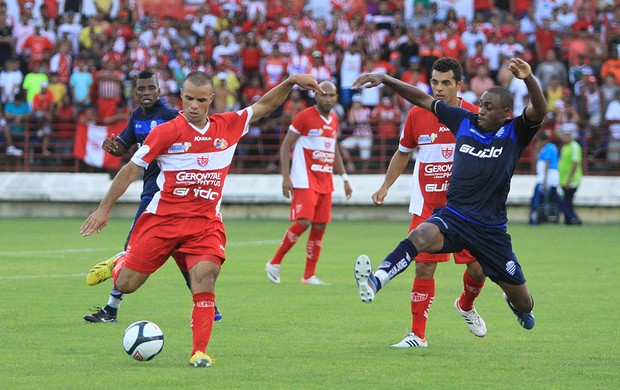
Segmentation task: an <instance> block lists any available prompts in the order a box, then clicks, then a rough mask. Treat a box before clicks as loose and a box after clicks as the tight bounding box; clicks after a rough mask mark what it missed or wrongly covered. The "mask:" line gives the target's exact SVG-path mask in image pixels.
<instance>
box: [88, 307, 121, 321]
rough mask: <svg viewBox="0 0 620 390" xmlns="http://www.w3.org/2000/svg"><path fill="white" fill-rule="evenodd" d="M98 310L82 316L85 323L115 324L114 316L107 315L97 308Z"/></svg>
mask: <svg viewBox="0 0 620 390" xmlns="http://www.w3.org/2000/svg"><path fill="white" fill-rule="evenodd" d="M98 309H99V310H98V311H96V312H94V313H93V314H87V315H85V316H84V320H85V321H86V322H94V323H97V322H116V316H113V315H111V314H109V313H108V312H107V311H105V309H102V308H98Z"/></svg>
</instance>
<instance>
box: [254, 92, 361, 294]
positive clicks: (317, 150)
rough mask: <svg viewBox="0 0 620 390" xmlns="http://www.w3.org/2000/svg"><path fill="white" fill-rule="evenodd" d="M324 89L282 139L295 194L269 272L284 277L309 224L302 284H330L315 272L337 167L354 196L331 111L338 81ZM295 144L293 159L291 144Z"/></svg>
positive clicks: (287, 182)
mask: <svg viewBox="0 0 620 390" xmlns="http://www.w3.org/2000/svg"><path fill="white" fill-rule="evenodd" d="M320 86H321V88H322V89H323V91H324V92H323V93H320V94H317V95H316V105H314V106H312V107H308V108H306V109H305V110H303V111H301V112H300V113H299V114H297V116H296V117H295V119H294V120H293V123H291V126H290V127H289V129H288V132H287V133H286V136H285V137H284V140H283V141H282V146H281V147H280V167H281V170H282V193H283V194H284V196H285V197H286V198H289V197H291V195H292V198H291V221H293V222H294V223H293V225H292V226H291V227H289V228H288V230H287V231H286V233H285V234H284V238H283V239H282V243H281V244H280V247H279V248H278V250H277V252H276V254H275V255H274V257H273V259H271V261H269V262H268V263H267V265H266V270H267V277H268V278H269V280H270V281H272V282H273V283H277V284H279V283H280V264H281V263H282V259H283V258H284V255H285V254H286V253H287V252H288V251H289V250H290V249H291V248H292V247H293V245H295V243H296V242H297V239H298V238H299V236H301V234H302V233H303V232H305V231H306V230H307V229H308V228H309V227H310V226H312V227H311V229H310V234H309V236H308V241H307V244H306V268H305V271H304V275H303V277H302V279H301V283H302V284H314V285H321V284H326V283H325V282H323V281H322V280H321V279H319V278H318V277H317V276H316V275H315V269H316V263H317V262H318V261H319V255H320V252H321V246H322V240H323V234H324V233H325V228H326V226H327V224H328V223H329V222H330V221H331V208H332V192H333V191H334V184H333V181H332V172H335V173H337V174H339V175H341V178H342V180H343V182H344V192H345V195H346V197H347V199H349V198H350V197H351V194H352V193H353V190H352V189H351V185H350V184H349V180H348V179H347V174H346V171H345V169H344V164H343V162H342V157H341V156H340V152H339V149H338V145H337V142H336V138H337V136H338V119H337V118H336V115H335V114H334V113H332V112H331V109H332V108H333V107H334V105H335V104H336V102H337V101H338V94H337V93H336V86H335V85H334V83H332V82H331V81H323V82H321V84H320ZM293 146H294V150H293V158H292V164H291V148H292V147H293Z"/></svg>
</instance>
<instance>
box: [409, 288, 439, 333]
mask: <svg viewBox="0 0 620 390" xmlns="http://www.w3.org/2000/svg"><path fill="white" fill-rule="evenodd" d="M433 299H435V279H418V278H415V279H413V288H412V289H411V317H412V319H411V331H412V332H413V333H415V334H416V336H418V337H419V338H421V339H424V338H425V337H426V320H427V319H428V311H429V310H430V308H431V305H432V304H433Z"/></svg>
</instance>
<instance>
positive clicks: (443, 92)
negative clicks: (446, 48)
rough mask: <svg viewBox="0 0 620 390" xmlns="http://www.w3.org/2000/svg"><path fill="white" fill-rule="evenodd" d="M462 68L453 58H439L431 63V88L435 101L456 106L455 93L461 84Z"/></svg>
mask: <svg viewBox="0 0 620 390" xmlns="http://www.w3.org/2000/svg"><path fill="white" fill-rule="evenodd" d="M462 78H463V68H462V67H461V64H460V63H459V62H458V61H457V60H455V59H453V58H441V59H439V60H437V61H435V63H433V69H432V71H431V88H432V89H433V95H434V96H435V99H439V100H443V101H444V102H446V103H448V104H450V105H456V104H457V102H458V100H457V92H458V90H459V89H460V88H461V85H462V84H463V82H462V81H461V80H462Z"/></svg>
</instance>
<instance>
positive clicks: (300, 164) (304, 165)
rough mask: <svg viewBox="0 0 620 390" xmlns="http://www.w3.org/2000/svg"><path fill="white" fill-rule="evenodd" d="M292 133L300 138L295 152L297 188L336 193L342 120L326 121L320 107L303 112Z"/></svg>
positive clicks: (293, 174) (333, 117) (293, 173)
mask: <svg viewBox="0 0 620 390" xmlns="http://www.w3.org/2000/svg"><path fill="white" fill-rule="evenodd" d="M289 130H290V131H293V132H295V133H297V134H299V135H300V137H299V138H298V139H297V142H296V143H295V148H294V149H293V159H292V165H291V181H292V182H293V187H294V188H309V189H312V190H314V191H316V192H318V193H321V194H328V193H331V192H333V191H334V183H333V181H332V172H333V169H334V156H335V154H336V136H337V134H338V119H337V118H336V115H334V113H333V112H332V113H330V114H329V118H328V119H326V118H325V117H323V116H322V115H321V114H320V113H319V110H318V108H317V107H316V106H312V107H308V108H306V109H305V110H303V111H301V112H300V113H299V114H297V116H296V117H295V119H294V120H293V123H291V126H290V127H289Z"/></svg>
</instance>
